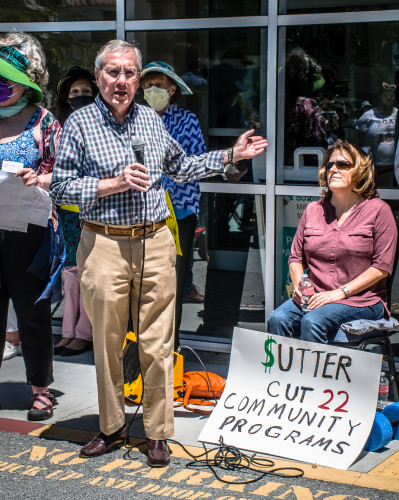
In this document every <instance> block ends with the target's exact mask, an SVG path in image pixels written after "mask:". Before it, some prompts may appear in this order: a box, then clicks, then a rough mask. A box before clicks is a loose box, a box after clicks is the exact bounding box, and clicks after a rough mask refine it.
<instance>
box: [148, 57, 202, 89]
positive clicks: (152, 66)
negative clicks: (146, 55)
mask: <svg viewBox="0 0 399 500" xmlns="http://www.w3.org/2000/svg"><path fill="white" fill-rule="evenodd" d="M148 73H163V74H164V75H166V76H168V77H169V78H171V79H172V80H173V81H174V82H175V83H176V85H178V86H179V87H180V89H181V91H182V94H192V93H193V92H192V90H191V89H190V87H189V86H188V85H186V84H185V83H184V82H183V80H182V79H181V78H180V77H179V76H177V75H176V73H175V70H174V68H173V67H172V66H171V65H170V64H167V63H165V62H163V61H154V62H150V63H149V64H147V66H144V68H143V70H142V72H141V78H143V77H144V76H145V75H147V74H148Z"/></svg>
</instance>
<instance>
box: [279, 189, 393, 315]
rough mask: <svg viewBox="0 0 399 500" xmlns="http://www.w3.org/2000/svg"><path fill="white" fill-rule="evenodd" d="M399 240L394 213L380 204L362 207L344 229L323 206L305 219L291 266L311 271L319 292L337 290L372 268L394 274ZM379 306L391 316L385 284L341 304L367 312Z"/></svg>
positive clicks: (311, 206) (308, 211) (310, 207)
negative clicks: (374, 306) (295, 263)
mask: <svg viewBox="0 0 399 500" xmlns="http://www.w3.org/2000/svg"><path fill="white" fill-rule="evenodd" d="M396 240H397V227H396V222H395V219H394V217H393V214H392V211H391V208H390V207H389V205H388V204H387V203H385V202H384V201H382V200H380V199H379V198H371V199H367V200H364V201H362V202H361V203H359V205H357V206H356V207H355V208H354V209H353V210H352V212H351V214H350V215H349V216H348V218H347V219H346V220H345V221H344V223H343V224H342V225H341V226H338V223H337V219H336V216H335V208H334V207H333V206H332V205H331V203H330V201H329V200H327V199H323V200H318V201H314V202H312V203H310V204H309V205H308V206H307V208H306V210H305V212H304V213H303V215H302V218H301V220H300V222H299V226H298V230H297V232H296V234H295V237H294V240H293V242H292V247H291V255H290V257H289V259H288V262H289V263H291V262H300V263H302V264H303V266H304V268H305V269H306V268H309V278H310V279H311V280H312V281H313V283H314V286H315V290H316V292H324V291H327V290H335V289H337V288H338V287H340V286H342V285H346V284H347V283H349V282H350V281H352V280H353V279H354V278H356V277H357V276H359V275H360V274H361V273H363V272H364V271H365V270H366V269H368V268H369V267H370V266H373V267H376V268H377V269H380V270H382V271H387V272H388V273H389V274H391V273H392V268H393V262H394V257H395V250H396ZM380 300H381V301H382V302H383V304H384V306H385V309H386V310H387V311H388V309H387V279H386V278H384V279H382V280H380V281H379V282H378V283H376V284H375V285H373V286H371V287H370V288H366V289H365V290H363V291H362V292H360V293H357V294H356V295H353V296H351V297H349V298H348V299H342V300H338V301H337V303H341V304H346V305H348V306H356V307H364V306H370V305H374V304H376V303H377V302H379V301H380ZM388 312H389V311H388Z"/></svg>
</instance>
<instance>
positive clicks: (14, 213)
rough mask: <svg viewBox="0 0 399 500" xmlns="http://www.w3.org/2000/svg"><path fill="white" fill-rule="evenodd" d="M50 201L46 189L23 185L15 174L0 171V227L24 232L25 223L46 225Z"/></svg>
mask: <svg viewBox="0 0 399 500" xmlns="http://www.w3.org/2000/svg"><path fill="white" fill-rule="evenodd" d="M51 208H52V203H51V199H50V197H49V195H48V193H47V192H46V191H44V190H43V189H41V188H40V187H38V186H25V183H24V181H23V180H22V179H21V178H20V177H16V176H15V174H10V173H7V172H3V171H0V228H1V229H9V228H10V227H14V228H15V229H13V230H15V231H24V232H26V227H27V224H29V223H30V224H37V225H39V226H43V227H46V226H47V222H48V219H49V218H50V217H51Z"/></svg>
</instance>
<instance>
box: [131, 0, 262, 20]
mask: <svg viewBox="0 0 399 500" xmlns="http://www.w3.org/2000/svg"><path fill="white" fill-rule="evenodd" d="M266 14H267V0H208V1H204V0H175V1H173V2H172V1H169V2H165V1H164V0H151V1H149V0H126V19H127V20H138V19H182V18H186V19H197V18H204V17H237V16H242V15H245V16H259V15H266Z"/></svg>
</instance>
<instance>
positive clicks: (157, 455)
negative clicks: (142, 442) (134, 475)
mask: <svg viewBox="0 0 399 500" xmlns="http://www.w3.org/2000/svg"><path fill="white" fill-rule="evenodd" d="M147 446H148V454H147V464H148V465H149V466H150V467H166V466H167V465H169V462H170V453H169V448H168V445H167V444H166V440H165V439H163V440H158V439H147Z"/></svg>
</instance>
